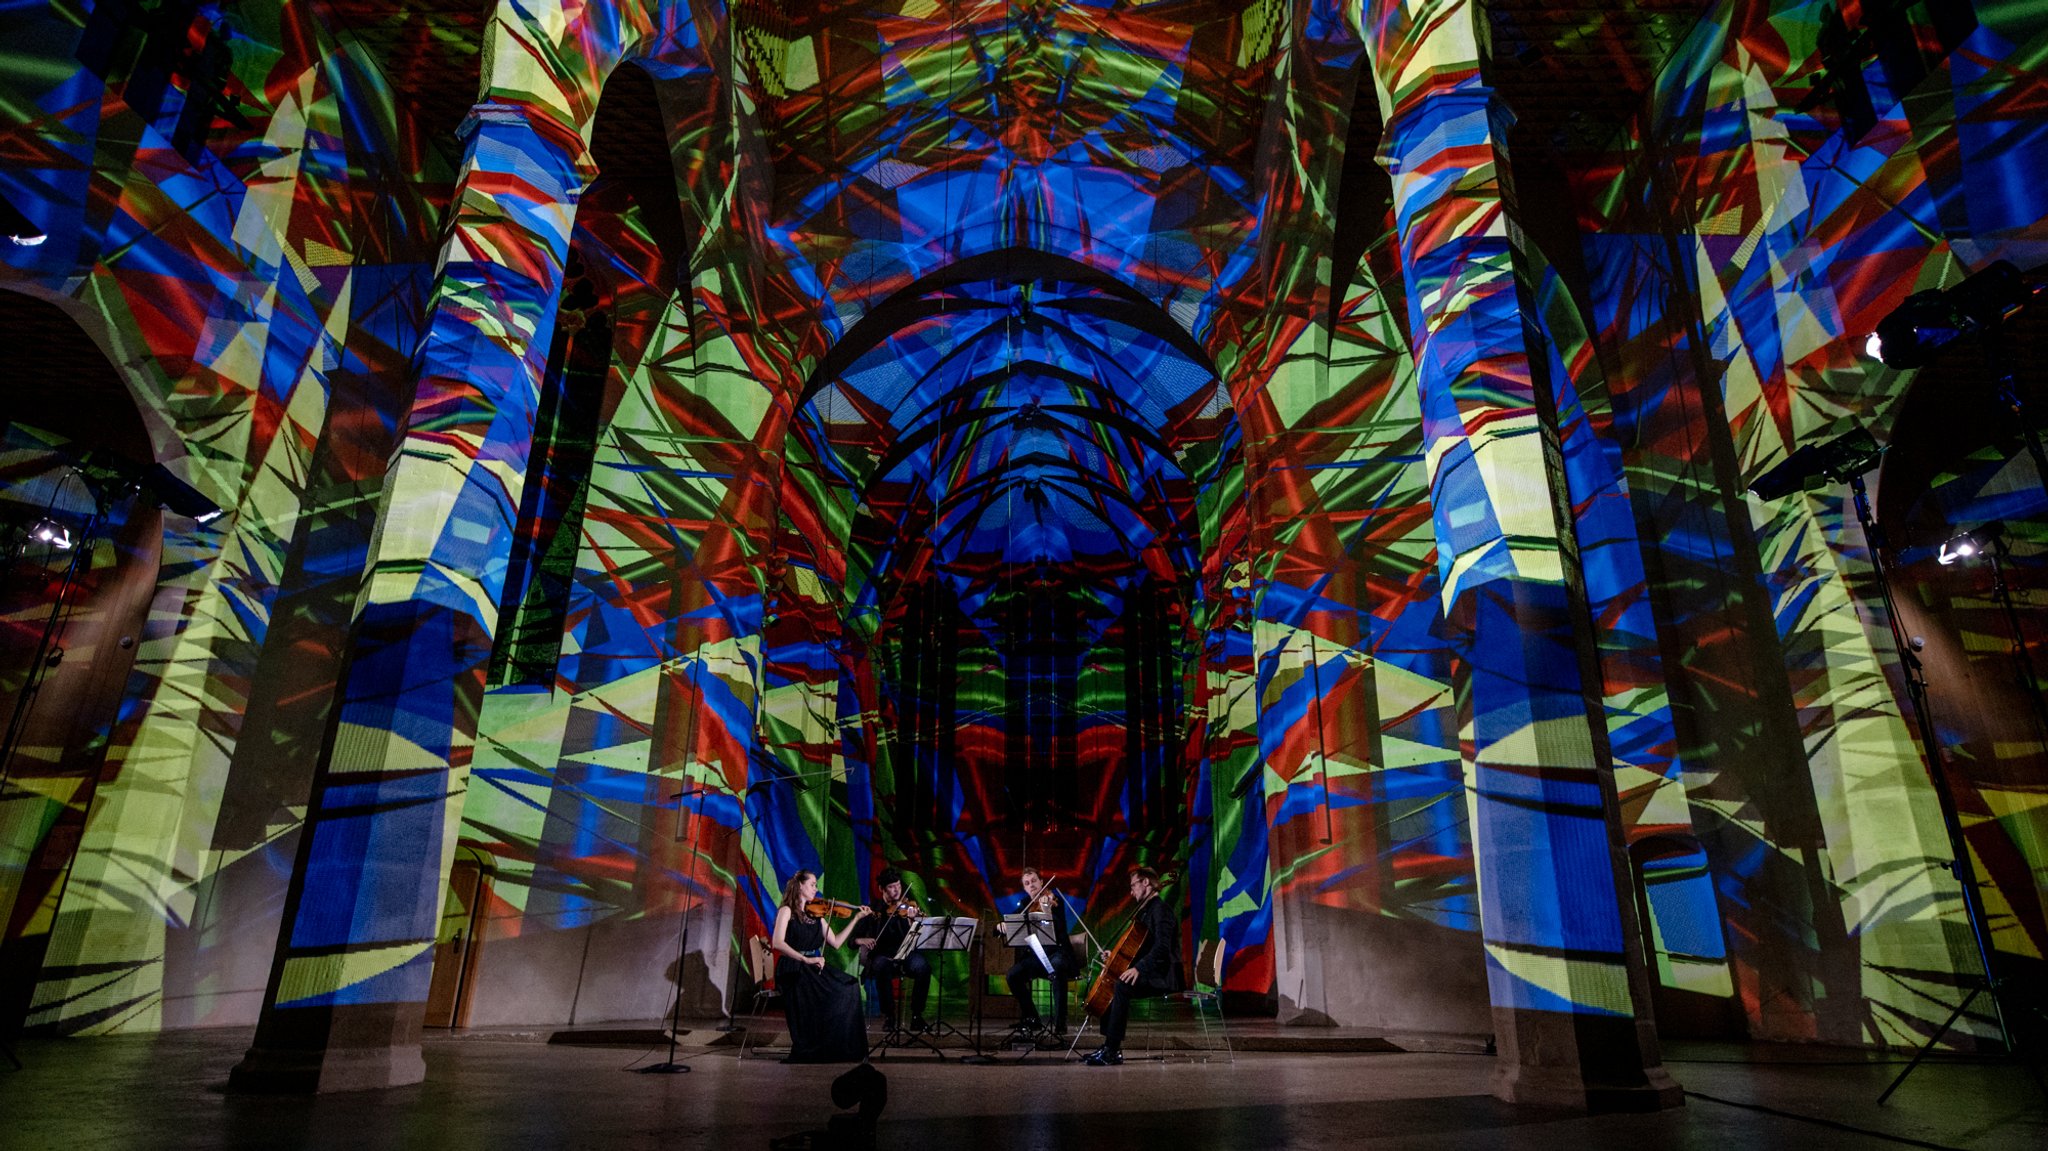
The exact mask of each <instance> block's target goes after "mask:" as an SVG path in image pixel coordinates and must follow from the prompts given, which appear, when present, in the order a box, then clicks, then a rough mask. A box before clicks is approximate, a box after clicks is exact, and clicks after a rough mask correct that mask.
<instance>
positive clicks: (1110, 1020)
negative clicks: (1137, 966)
mask: <svg viewBox="0 0 2048 1151" xmlns="http://www.w3.org/2000/svg"><path fill="white" fill-rule="evenodd" d="M1171 994H1173V984H1172V983H1171V982H1169V981H1167V980H1165V979H1162V978H1160V977H1158V976H1156V975H1140V976H1138V981H1137V982H1136V983H1125V982H1123V981H1122V980H1118V981H1117V983H1116V989H1115V993H1114V994H1113V995H1112V996H1111V998H1110V1001H1109V1010H1107V1011H1105V1012H1103V1013H1102V1045H1103V1046H1104V1047H1122V1046H1123V1045H1124V1029H1125V1028H1126V1027H1128V1026H1130V1022H1131V1000H1133V999H1155V998H1157V997H1159V996H1161V995H1171Z"/></svg>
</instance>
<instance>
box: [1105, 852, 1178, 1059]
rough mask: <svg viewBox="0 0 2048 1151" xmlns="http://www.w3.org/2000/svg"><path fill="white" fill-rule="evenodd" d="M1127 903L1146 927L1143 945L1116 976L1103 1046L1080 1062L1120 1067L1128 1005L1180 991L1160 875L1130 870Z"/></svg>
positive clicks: (1173, 924)
mask: <svg viewBox="0 0 2048 1151" xmlns="http://www.w3.org/2000/svg"><path fill="white" fill-rule="evenodd" d="M1130 882H1131V900H1132V901H1133V902H1135V903H1136V904H1137V905H1138V912H1137V914H1136V915H1135V916H1133V920H1134V921H1135V922H1137V923H1141V924H1143V925H1144V927H1145V944H1144V946H1143V947H1140V948H1139V949H1138V954H1137V956H1136V957H1135V958H1133V959H1132V960H1131V965H1130V966H1129V967H1127V968H1125V969H1124V972H1123V974H1121V975H1119V976H1117V982H1116V984H1115V986H1114V996H1113V998H1112V999H1111V1000H1110V1004H1109V1010H1107V1011H1105V1012H1103V1014H1102V1046H1100V1047H1098V1048H1096V1049H1095V1050H1093V1051H1091V1052H1089V1053H1088V1054H1087V1055H1086V1056H1085V1057H1083V1058H1082V1060H1081V1061H1082V1062H1083V1063H1086V1064H1088V1065H1089V1066H1091V1067H1114V1066H1116V1065H1117V1064H1119V1063H1122V1062H1123V1061H1124V1050H1123V1048H1124V1028H1125V1027H1126V1026H1128V1025H1129V1023H1130V1018H1131V1000H1133V999H1144V998H1149V997H1153V996H1159V995H1171V994H1173V993H1174V992H1176V991H1178V990H1180V921H1179V920H1178V919H1177V918H1175V916H1174V914H1173V911H1172V909H1171V908H1169V907H1167V906H1166V901H1165V900H1163V899H1161V898H1159V873H1158V872H1156V871H1154V870H1152V869H1151V868H1149V867H1133V868H1132V869H1131V876H1130Z"/></svg>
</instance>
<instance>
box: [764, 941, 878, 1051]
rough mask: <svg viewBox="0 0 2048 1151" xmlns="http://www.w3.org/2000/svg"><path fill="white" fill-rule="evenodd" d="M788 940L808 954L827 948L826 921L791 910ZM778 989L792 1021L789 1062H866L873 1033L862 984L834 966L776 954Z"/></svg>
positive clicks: (790, 943)
mask: <svg viewBox="0 0 2048 1151" xmlns="http://www.w3.org/2000/svg"><path fill="white" fill-rule="evenodd" d="M782 940H783V942H785V943H787V944H789V945H790V946H791V947H793V948H795V949H796V950H798V951H801V952H803V953H804V954H806V955H818V954H820V953H822V952H823V950H824V947H825V925H824V923H823V922H822V921H820V920H816V919H812V918H810V917H808V916H805V915H801V914H799V913H797V912H796V911H794V910H792V911H791V912H790V914H789V926H788V927H787V928H786V929H784V931H783V934H782ZM775 985H776V986H777V987H780V988H781V989H782V1010H783V1014H784V1016H785V1017H786V1018H787V1019H788V1020H789V1058H788V1060H787V1062H790V1063H858V1062H860V1061H861V1060H862V1059H865V1058H867V1053H868V1035H867V1027H866V1025H865V1021H864V1020H863V1019H862V1018H861V1009H860V981H859V980H857V979H855V978H854V977H853V976H851V975H848V974H847V973H846V972H844V971H840V970H839V969H837V968H835V967H832V966H829V965H827V966H825V967H822V968H819V967H812V966H811V965H810V964H808V963H801V962H799V961H797V960H794V959H791V958H790V957H789V956H787V955H783V954H780V953H777V954H776V956H775Z"/></svg>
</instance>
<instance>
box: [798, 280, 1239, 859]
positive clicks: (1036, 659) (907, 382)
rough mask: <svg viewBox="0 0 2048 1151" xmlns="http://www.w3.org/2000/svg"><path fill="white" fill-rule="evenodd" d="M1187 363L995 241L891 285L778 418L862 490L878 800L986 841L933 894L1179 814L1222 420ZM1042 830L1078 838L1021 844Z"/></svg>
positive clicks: (848, 613)
mask: <svg viewBox="0 0 2048 1151" xmlns="http://www.w3.org/2000/svg"><path fill="white" fill-rule="evenodd" d="M983 275H986V276H989V277H991V278H989V279H981V278H980V277H981V276H983ZM1202 359H1203V357H1202V354H1201V352H1200V350H1199V348H1196V347H1194V346H1193V345H1192V341H1190V340H1189V339H1188V337H1187V336H1186V334H1185V333H1184V332H1183V331H1182V330H1181V329H1180V328H1178V327H1177V326H1176V325H1175V324H1174V323H1173V322H1172V321H1171V320H1170V319H1169V318H1168V317H1167V316H1166V315H1165V314H1164V313H1163V312H1161V311H1159V310H1158V309H1157V308H1156V307H1154V306H1153V305H1152V304H1150V303H1149V302H1148V301H1145V300H1144V299H1142V298H1140V297H1137V296H1136V294H1135V293H1133V292H1131V291H1130V290H1129V289H1127V288H1124V287H1122V286H1121V285H1119V284H1117V283H1116V282H1115V281H1113V280H1109V279H1108V278H1107V277H1104V276H1102V275H1100V274H1099V273H1095V272H1093V271H1091V270H1089V269H1087V268H1085V267H1082V266H1080V265H1076V264H1071V263H1069V262H1066V261H1061V260H1057V259H1052V258H1048V257H1046V256H1044V255H1043V254H1038V253H1031V252H1028V251H1027V252H1020V253H1009V252H1002V253H994V254H991V255H990V256H987V257H983V258H980V259H977V260H974V261H971V262H969V263H968V264H967V265H966V266H965V267H964V268H963V269H962V270H961V271H960V272H959V273H957V274H954V275H949V276H946V277H944V278H941V279H938V280H936V282H931V283H927V284H924V285H919V286H913V288H912V289H909V290H906V291H905V292H904V293H902V294H900V295H899V296H897V297H894V298H892V299H891V300H890V301H888V303H887V304H885V305H884V306H883V307H881V308H878V309H877V310H876V311H874V312H872V313H870V314H869V315H868V316H867V318H866V319H865V320H864V321H863V323H862V324H861V325H860V326H857V327H856V328H855V329H854V331H853V333H851V334H850V335H849V337H848V338H847V339H846V340H845V341H844V342H843V343H842V344H841V345H840V346H839V348H837V349H835V352H834V355H833V357H832V358H831V359H830V360H828V362H827V363H826V364H825V365H823V366H822V367H821V369H820V372H819V375H818V376H817V377H816V386H815V387H814V388H813V389H812V393H811V400H810V403H809V404H808V405H807V406H806V407H805V409H804V410H803V412H802V414H801V416H800V418H799V423H798V433H797V434H798V435H799V436H800V437H801V438H802V439H803V440H805V441H806V442H808V443H809V444H811V445H812V450H811V452H810V453H809V454H811V455H813V456H815V457H816V458H817V459H818V460H819V461H820V465H819V467H820V470H821V472H823V473H824V474H825V475H826V476H827V477H828V478H829V482H830V484H831V485H833V486H834V487H836V488H838V489H839V490H842V491H844V492H846V493H848V494H849V496H850V498H853V499H854V500H856V501H857V503H858V506H859V511H858V514H857V515H855V517H854V518H853V520H852V529H851V533H850V534H851V539H850V541H849V553H850V555H849V562H848V568H849V575H848V584H847V591H846V596H845V601H846V602H845V603H844V604H843V605H842V607H841V610H842V612H843V613H844V615H845V623H846V625H847V626H848V627H849V628H850V629H852V630H854V631H856V632H859V633H862V634H865V635H866V636H868V638H869V639H870V642H871V643H873V644H874V645H875V647H876V648H877V650H889V651H891V652H893V653H894V658H893V659H892V660H891V661H890V663H889V664H888V667H889V671H888V672H887V673H886V674H885V675H884V677H883V679H884V682H883V685H882V686H883V688H884V692H885V697H886V699H887V702H888V706H889V709H890V710H891V712H892V713H893V715H894V716H895V720H896V722H895V723H894V725H893V728H894V730H895V731H896V732H898V733H899V734H900V735H901V736H902V738H901V739H900V740H899V741H898V747H897V762H898V770H897V771H896V772H895V773H893V777H892V779H891V781H890V782H891V783H893V784H895V785H897V786H888V785H884V786H883V787H882V788H881V790H882V791H883V792H884V795H883V798H882V802H883V803H885V804H890V803H894V804H895V805H896V806H897V809H898V811H899V814H901V815H902V816H903V817H904V818H901V819H898V820H897V821H896V823H897V826H898V828H899V830H902V831H905V832H916V831H928V832H930V831H939V830H945V831H948V832H952V831H960V830H964V831H966V832H968V833H969V834H970V835H973V836H975V837H976V838H977V840H980V839H982V838H984V837H985V838H986V841H987V842H986V843H985V844H983V846H982V847H981V848H980V849H970V850H969V851H967V852H966V853H964V855H963V856H962V857H961V858H962V860H963V861H964V860H966V859H976V858H983V857H984V855H985V854H986V855H987V864H986V866H988V868H989V870H990V874H989V875H987V876H978V875H974V874H973V873H972V872H971V871H970V870H968V869H964V868H963V869H961V870H959V871H958V872H957V873H952V874H945V875H940V876H936V877H934V878H935V879H937V880H939V881H940V882H943V883H945V884H946V885H948V886H954V885H959V886H962V887H964V888H967V889H969V890H973V891H975V892H976V893H977V895H979V897H981V898H986V897H987V895H986V892H987V891H988V890H991V889H994V890H999V889H1000V883H1001V878H1000V877H1002V876H1003V875H1006V874H1008V873H1010V872H1011V871H1013V870H1014V869H1015V867H1017V866H1021V865H1022V864H1023V863H1025V862H1033V863H1037V864H1039V865H1041V866H1048V865H1049V870H1050V869H1052V868H1057V869H1059V872H1060V873H1061V874H1066V875H1079V876H1085V877H1087V882H1088V884H1089V885H1090V886H1092V884H1093V881H1094V879H1095V877H1097V876H1099V875H1102V874H1106V873H1111V871H1112V869H1113V868H1115V867H1116V866H1118V865H1119V863H1120V861H1122V860H1124V859H1125V856H1123V855H1122V854H1120V853H1119V850H1118V849H1117V847H1116V845H1117V844H1118V843H1125V844H1127V843H1129V842H1130V841H1131V840H1132V839H1133V838H1134V837H1136V838H1142V839H1144V840H1145V842H1146V843H1147V844H1148V845H1149V847H1150V848H1151V849H1152V850H1155V851H1156V850H1159V849H1161V848H1164V847H1168V846H1169V845H1170V844H1171V843H1172V842H1173V841H1174V839H1175V833H1174V830H1173V829H1178V828H1179V827H1180V826H1181V825H1182V823H1183V820H1184V811H1183V809H1184V807H1185V804H1186V794H1185V793H1186V783H1185V781H1186V780H1187V779H1188V778H1189V776H1190V774H1191V773H1190V766H1191V765H1190V764H1189V763H1187V762H1186V761H1185V758H1184V750H1185V744H1184V736H1185V732H1184V730H1183V728H1184V726H1185V721H1184V720H1183V719H1182V718H1181V714H1182V709H1183V706H1184V704H1183V695H1184V693H1183V690H1182V684H1181V682H1180V680H1181V673H1180V672H1179V671H1178V669H1179V668H1180V667H1181V666H1182V665H1183V664H1184V662H1185V660H1186V658H1187V657H1188V655H1189V654H1190V653H1191V652H1192V651H1193V650H1194V647H1195V645H1194V643H1193V642H1192V640H1191V638H1190V632H1189V627H1188V624H1189V621H1190V619H1191V615H1190V613H1189V610H1188V608H1189V606H1190V604H1189V601H1190V600H1191V599H1192V598H1194V597H1195V596H1197V595H1198V594H1199V582H1200V579H1199V577H1200V573H1201V525H1200V523H1199V522H1198V515H1197V508H1198V504H1199V502H1200V501H1201V499H1202V498H1203V496H1204V495H1205V494H1208V493H1209V491H1210V489H1211V488H1213V487H1214V485H1215V483H1216V482H1217V479H1218V478H1219V477H1220V475H1221V474H1222V472H1223V470H1224V468H1225V467H1226V466H1228V465H1229V464H1230V462H1231V461H1232V457H1233V453H1234V445H1235V443H1236V437H1237V434H1238V433H1237V428H1236V425H1235V422H1234V420H1232V419H1231V418H1230V414H1229V411H1228V407H1227V404H1226V401H1225V398H1224V396H1223V392H1222V388H1221V385H1220V383H1219V381H1218V380H1217V379H1216V376H1215V374H1214V372H1213V371H1211V370H1209V369H1208V368H1207V367H1206V366H1204V365H1203V363H1202V362H1201V361H1202ZM841 365H844V366H843V367H842V366H841ZM934 648H935V649H936V650H928V649H934ZM941 664H942V665H943V670H939V668H938V665H941ZM928 668H929V669H932V670H934V671H937V673H938V674H937V675H936V676H935V677H933V676H927V675H926V674H925V669H928ZM934 688H936V689H939V691H938V693H937V694H936V695H934V692H933V691H932V690H931V689H934ZM935 711H938V712H943V714H934V712H935ZM926 717H928V723H926V724H921V723H920V722H919V720H920V719H925V718H926ZM927 735H929V736H930V737H932V738H929V739H928V738H926V736H927ZM934 743H935V744H936V745H937V746H925V745H926V744H934ZM926 777H929V778H926ZM927 789H931V790H933V794H932V795H931V796H930V797H929V802H925V803H920V802H917V800H916V798H915V796H916V794H917V793H918V792H920V791H923V790H927ZM1169 789H1170V790H1171V794H1167V791H1168V790H1169ZM939 793H943V797H941V795H940V794H939ZM940 806H942V807H943V810H942V811H940V810H938V808H939V807H940ZM928 813H929V814H932V815H936V817H937V818H936V819H931V820H928V819H926V818H924V817H925V815H926V814H928ZM963 820H965V821H967V824H968V825H963ZM927 824H930V825H931V826H927ZM1049 827H1051V828H1062V829H1064V830H1065V831H1067V832H1070V833H1072V834H1066V835H1060V836H1055V837H1054V839H1055V840H1057V843H1056V844H1055V843H1054V842H1053V841H1050V840H1047V839H1044V838H1039V839H1038V840H1036V841H1035V842H1032V843H1029V844H1027V843H1026V841H1025V839H1024V838H1023V837H1024V836H1025V835H1027V834H1039V833H1042V832H1043V831H1044V830H1045V829H1046V828H1049ZM1020 854H1022V855H1024V856H1025V857H1022V858H1020V857H1019V856H1020ZM948 870H949V871H950V870H951V869H948Z"/></svg>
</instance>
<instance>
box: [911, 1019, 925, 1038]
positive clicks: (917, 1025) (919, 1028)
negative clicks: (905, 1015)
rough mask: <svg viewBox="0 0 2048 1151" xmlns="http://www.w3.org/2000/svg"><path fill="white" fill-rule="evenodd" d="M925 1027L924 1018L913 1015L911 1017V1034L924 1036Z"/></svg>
mask: <svg viewBox="0 0 2048 1151" xmlns="http://www.w3.org/2000/svg"><path fill="white" fill-rule="evenodd" d="M924 1026H925V1024H924V1016H922V1015H913V1016H911V1017H910V1033H911V1034H912V1035H922V1034H924Z"/></svg>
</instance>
